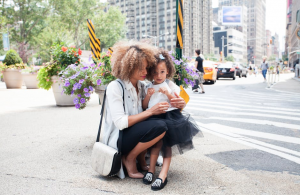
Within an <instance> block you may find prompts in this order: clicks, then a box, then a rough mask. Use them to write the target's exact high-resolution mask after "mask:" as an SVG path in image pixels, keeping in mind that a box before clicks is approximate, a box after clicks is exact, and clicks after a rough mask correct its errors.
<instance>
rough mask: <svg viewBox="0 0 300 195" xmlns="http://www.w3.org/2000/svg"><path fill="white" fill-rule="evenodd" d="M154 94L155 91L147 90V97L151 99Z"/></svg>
mask: <svg viewBox="0 0 300 195" xmlns="http://www.w3.org/2000/svg"><path fill="white" fill-rule="evenodd" d="M154 93H155V90H154V89H153V88H148V91H147V95H148V96H149V97H151V96H152V95H153V94H154Z"/></svg>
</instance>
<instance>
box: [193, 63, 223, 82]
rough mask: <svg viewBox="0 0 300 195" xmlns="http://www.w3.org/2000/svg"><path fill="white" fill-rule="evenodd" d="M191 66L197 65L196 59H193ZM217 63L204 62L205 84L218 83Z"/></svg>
mask: <svg viewBox="0 0 300 195" xmlns="http://www.w3.org/2000/svg"><path fill="white" fill-rule="evenodd" d="M190 64H192V65H194V64H195V59H192V60H191V62H190ZM217 66H218V63H217V62H213V61H209V60H203V69H204V72H205V75H204V77H203V78H204V80H205V82H210V83H212V84H214V83H215V82H217V72H218V70H217Z"/></svg>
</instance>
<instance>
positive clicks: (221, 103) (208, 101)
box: [187, 98, 300, 113]
mask: <svg viewBox="0 0 300 195" xmlns="http://www.w3.org/2000/svg"><path fill="white" fill-rule="evenodd" d="M205 99H208V100H205ZM218 99H219V98H218ZM210 100H214V101H210ZM216 100H217V98H215V99H211V98H203V99H202V98H201V99H199V100H195V99H190V103H191V102H200V103H202V104H203V103H211V104H219V105H231V106H240V107H250V108H259V109H266V110H282V111H292V112H297V113H299V112H300V109H290V108H279V107H275V108H273V107H271V106H268V107H267V106H255V105H247V104H245V102H243V103H244V104H235V103H229V101H231V100H226V99H221V101H216ZM232 101H233V102H236V101H234V100H232ZM190 103H188V104H187V105H189V104H190Z"/></svg>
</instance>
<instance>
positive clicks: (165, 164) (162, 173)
mask: <svg viewBox="0 0 300 195" xmlns="http://www.w3.org/2000/svg"><path fill="white" fill-rule="evenodd" d="M171 158H172V148H171V147H166V148H165V154H164V162H163V166H162V168H161V171H160V173H159V176H158V177H159V178H161V179H162V180H163V182H164V181H165V179H166V178H167V176H168V171H169V168H170V165H171Z"/></svg>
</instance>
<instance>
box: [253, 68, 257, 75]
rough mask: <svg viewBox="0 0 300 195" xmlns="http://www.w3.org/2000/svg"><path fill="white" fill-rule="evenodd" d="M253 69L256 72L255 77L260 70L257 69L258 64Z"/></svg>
mask: <svg viewBox="0 0 300 195" xmlns="http://www.w3.org/2000/svg"><path fill="white" fill-rule="evenodd" d="M253 70H254V74H255V77H256V75H257V72H258V71H257V67H256V66H254V67H253Z"/></svg>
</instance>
